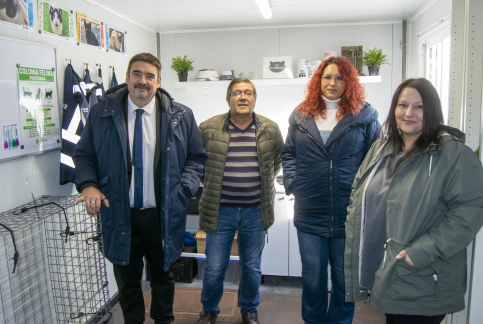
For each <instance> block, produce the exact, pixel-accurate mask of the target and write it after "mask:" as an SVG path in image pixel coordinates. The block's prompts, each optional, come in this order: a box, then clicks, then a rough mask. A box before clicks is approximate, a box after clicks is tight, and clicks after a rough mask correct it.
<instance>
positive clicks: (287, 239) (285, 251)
mask: <svg viewBox="0 0 483 324" xmlns="http://www.w3.org/2000/svg"><path fill="white" fill-rule="evenodd" d="M293 205H294V197H293V196H286V195H285V194H284V193H277V194H276V195H275V222H274V223H273V225H272V227H270V228H269V230H268V243H265V248H264V250H263V254H262V274H264V275H272V276H291V277H301V276H302V261H301V259H300V252H299V242H298V238H297V229H296V228H295V226H294V225H293Z"/></svg>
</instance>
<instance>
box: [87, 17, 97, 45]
mask: <svg viewBox="0 0 483 324" xmlns="http://www.w3.org/2000/svg"><path fill="white" fill-rule="evenodd" d="M93 25H94V28H96V27H97V30H98V31H99V25H98V24H96V23H93V22H92V21H88V20H86V19H84V31H85V37H86V43H87V44H89V45H92V46H100V42H99V40H98V39H97V36H96V34H95V32H94V31H93V30H92V26H93Z"/></svg>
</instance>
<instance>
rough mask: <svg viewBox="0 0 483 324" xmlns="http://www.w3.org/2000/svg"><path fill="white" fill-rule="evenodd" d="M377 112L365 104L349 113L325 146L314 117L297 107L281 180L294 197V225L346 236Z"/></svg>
mask: <svg viewBox="0 0 483 324" xmlns="http://www.w3.org/2000/svg"><path fill="white" fill-rule="evenodd" d="M377 116H378V114H377V111H376V110H375V109H374V108H372V106H371V105H370V104H369V103H366V104H365V105H364V107H363V108H362V109H361V111H360V112H359V114H357V115H355V116H354V115H353V114H350V113H349V114H346V115H345V116H344V117H343V118H342V119H341V120H340V121H339V122H338V123H337V125H336V126H335V128H334V129H333V130H332V133H331V134H330V137H329V138H328V139H327V142H326V143H325V144H324V143H323V142H322V138H321V137H320V132H319V130H318V129H317V125H316V124H315V121H314V119H313V118H312V117H306V118H303V117H301V116H300V115H299V114H298V113H297V112H296V111H294V112H293V113H292V114H291V116H290V118H289V125H290V126H289V130H288V135H287V139H286V141H285V145H284V147H283V151H282V161H283V184H284V187H285V192H286V193H287V195H290V194H293V195H294V196H295V205H294V224H295V227H296V228H297V229H298V230H300V231H302V232H304V233H308V234H312V235H318V236H322V237H327V238H328V237H344V235H345V234H344V223H345V220H346V215H347V206H348V205H349V196H350V188H351V185H352V182H353V180H354V177H355V175H356V173H357V169H358V168H359V166H360V164H361V163H362V160H363V159H364V156H365V155H366V153H367V152H368V151H369V148H370V147H371V145H372V143H373V142H374V141H375V140H376V139H377V138H378V130H379V128H380V124H379V122H378V120H377Z"/></svg>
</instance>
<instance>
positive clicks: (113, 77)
mask: <svg viewBox="0 0 483 324" xmlns="http://www.w3.org/2000/svg"><path fill="white" fill-rule="evenodd" d="M115 87H117V78H116V71H114V66H113V67H112V78H111V84H110V85H109V88H115Z"/></svg>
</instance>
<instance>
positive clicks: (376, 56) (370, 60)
mask: <svg viewBox="0 0 483 324" xmlns="http://www.w3.org/2000/svg"><path fill="white" fill-rule="evenodd" d="M386 56H387V55H386V54H382V49H381V48H377V47H374V49H370V50H369V51H367V52H364V55H363V56H362V63H363V64H364V65H365V66H375V67H377V68H380V67H381V65H382V64H389V61H388V60H387V59H386Z"/></svg>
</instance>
